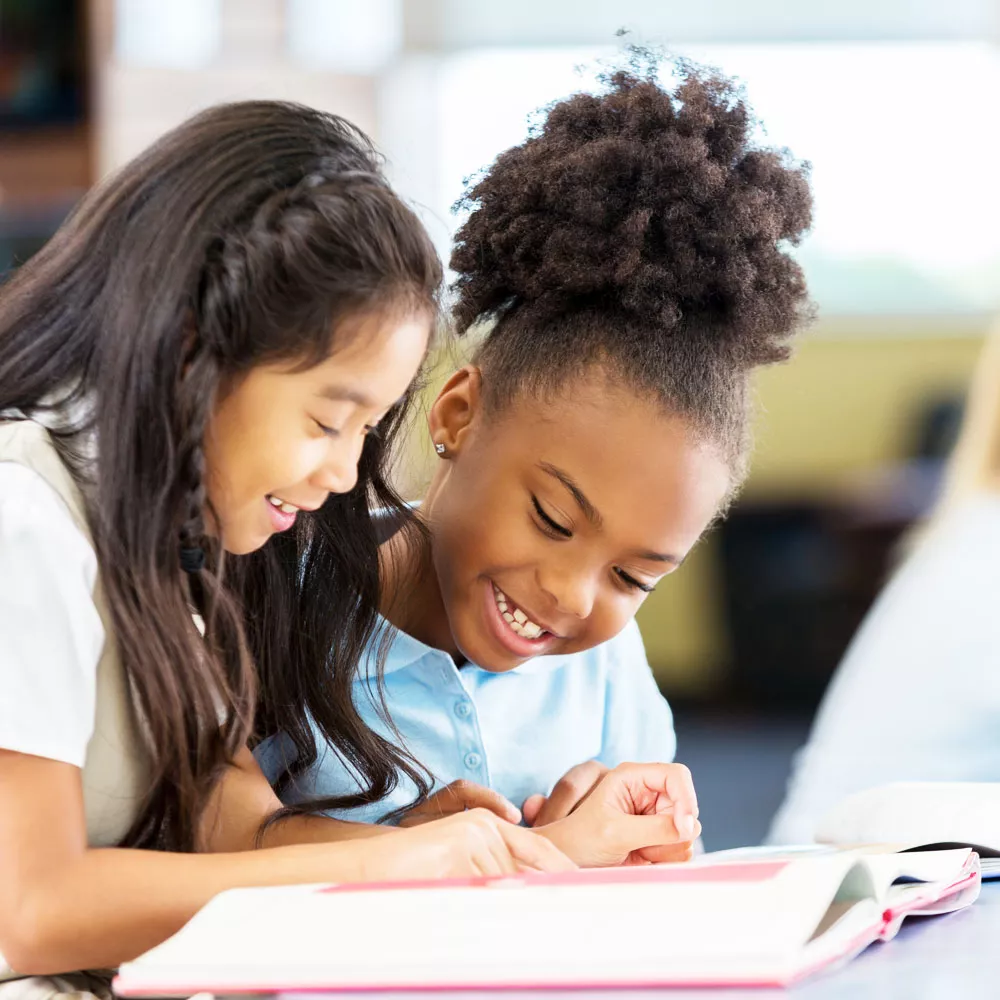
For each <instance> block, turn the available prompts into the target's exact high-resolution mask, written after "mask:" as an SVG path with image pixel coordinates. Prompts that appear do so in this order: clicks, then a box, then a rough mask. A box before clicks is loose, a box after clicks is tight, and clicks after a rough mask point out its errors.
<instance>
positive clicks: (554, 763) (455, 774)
mask: <svg viewBox="0 0 1000 1000" xmlns="http://www.w3.org/2000/svg"><path fill="white" fill-rule="evenodd" d="M387 627H389V628H392V626H388V625H387ZM393 631H394V632H395V637H394V639H393V641H392V645H391V647H390V649H389V652H388V657H387V660H386V665H385V697H386V704H387V705H388V708H389V714H390V716H391V718H392V721H393V723H394V724H395V727H396V730H397V731H398V734H397V733H394V732H393V731H392V728H391V727H390V726H389V725H388V724H387V723H386V721H385V719H383V718H382V717H381V714H380V712H379V710H378V708H377V705H378V698H377V696H376V694H375V682H374V670H375V656H376V653H375V650H376V649H377V641H376V643H374V644H373V645H372V646H370V647H369V649H368V650H367V651H366V654H365V657H364V659H363V660H362V663H361V667H360V670H359V679H358V680H357V681H356V682H355V684H354V700H355V704H356V705H357V707H358V710H359V712H360V713H361V716H362V717H363V718H364V721H365V722H366V723H367V725H368V726H370V727H371V728H372V729H373V730H375V731H376V732H377V733H379V734H381V735H382V736H384V737H385V738H386V739H387V740H390V741H392V742H393V743H394V744H396V745H397V746H398V745H399V742H400V737H402V741H403V743H404V745H405V746H406V748H407V749H408V750H409V751H410V753H411V754H412V755H413V756H414V757H415V758H416V759H417V760H418V761H420V763H421V764H423V765H424V767H426V768H427V769H428V770H429V771H430V772H431V774H432V776H433V779H434V786H433V788H434V789H437V788H440V787H443V786H444V785H448V784H450V783H451V782H452V781H455V780H457V779H459V778H465V779H466V780H468V781H473V782H476V783H477V784H480V785H488V786H489V787H491V788H494V789H496V790H497V791H498V792H500V793H501V794H502V795H504V796H505V797H506V798H507V799H509V800H510V801H511V802H513V803H514V805H516V806H517V807H518V808H521V805H522V804H523V803H524V800H525V799H526V798H528V796H529V795H533V794H535V793H536V792H537V793H541V794H543V795H548V794H549V792H551V790H552V787H553V785H554V784H555V783H556V782H557V781H558V780H559V779H560V778H561V777H562V776H563V775H564V774H565V773H566V772H567V771H568V770H569V769H570V768H571V767H574V766H575V765H577V764H580V763H582V762H583V761H587V760H599V761H601V762H602V763H603V764H606V765H607V766H608V767H614V766H615V765H616V764H621V763H624V762H625V761H641V762H651V761H655V762H669V761H672V760H673V758H674V753H675V751H676V747H677V743H676V739H675V736H674V726H673V717H672V715H671V712H670V708H669V706H668V705H667V702H666V700H665V699H664V698H663V696H662V695H661V694H660V691H659V689H658V688H657V686H656V682H655V681H654V680H653V675H652V672H651V671H650V669H649V664H648V663H647V662H646V653H645V650H644V649H643V645H642V638H641V636H640V635H639V628H638V626H637V625H636V623H635V622H634V621H631V622H629V624H628V625H627V626H626V627H625V628H624V629H623V630H622V632H620V633H619V634H618V635H617V636H616V637H615V638H613V639H611V640H609V641H608V642H605V643H602V644H601V645H600V646H596V647H594V648H593V649H589V650H585V651H584V652H581V653H573V654H571V655H568V656H540V657H537V658H536V659H533V660H529V661H528V662H527V663H525V664H523V665H522V666H520V667H517V668H516V669H514V670H510V671H508V672H507V673H490V672H489V671H487V670H483V669H481V668H480V667H477V666H475V665H474V664H467V665H465V666H463V667H461V668H460V669H459V668H457V667H456V666H455V662H454V660H452V658H451V657H450V656H449V655H448V654H447V653H445V652H443V651H441V650H439V649H433V648H432V647H430V646H426V645H424V643H422V642H419V641H418V640H416V639H414V638H413V637H412V636H410V635H407V634H406V633H404V632H399V631H398V630H393ZM320 742H321V741H320V740H319V739H317V743H320ZM287 754H294V747H293V746H292V744H291V741H290V740H288V739H287V738H285V737H283V736H281V735H278V736H275V737H271V738H270V739H268V740H266V741H264V742H263V743H262V744H261V745H260V746H259V747H258V748H257V750H256V756H257V760H258V762H259V763H260V765H261V767H262V768H263V770H264V773H265V774H267V776H268V778H269V779H270V780H271V781H272V782H273V781H274V780H276V778H277V776H278V774H279V773H280V772H281V770H282V767H281V764H282V760H283V757H284V756H285V755H287ZM358 787H359V786H358V782H357V780H356V777H355V775H354V773H353V772H352V771H351V768H350V766H349V765H347V764H345V763H344V761H343V760H342V759H341V758H340V756H339V754H337V752H336V751H334V750H332V749H330V748H328V747H326V748H324V749H321V750H320V751H319V757H318V759H317V761H316V763H315V764H314V765H313V766H312V767H311V768H310V769H309V770H308V771H307V772H306V773H305V774H303V775H302V776H301V777H300V778H299V779H298V781H297V783H296V785H295V787H294V788H290V789H288V791H287V792H286V794H285V796H284V798H285V801H286V803H288V804H292V803H298V802H302V801H304V800H308V799H311V798H315V797H318V796H328V795H347V794H350V793H353V792H356V791H357V790H358ZM415 797H416V788H415V787H414V785H413V783H412V782H411V781H409V780H408V779H407V778H405V777H404V776H402V775H401V776H400V782H399V785H398V786H397V787H396V789H395V790H394V791H393V792H391V793H390V794H389V795H388V796H386V798H384V799H382V800H381V801H379V802H377V803H375V804H373V805H368V806H360V807H358V808H355V809H350V810H344V811H341V812H338V813H335V814H333V815H336V816H337V817H338V818H340V819H350V820H355V821H358V822H364V823H375V822H377V821H378V820H379V819H381V818H382V817H383V816H385V815H386V814H387V813H390V812H392V811H393V810H395V809H397V808H399V807H401V806H406V805H409V804H410V803H411V802H413V800H414V798H415Z"/></svg>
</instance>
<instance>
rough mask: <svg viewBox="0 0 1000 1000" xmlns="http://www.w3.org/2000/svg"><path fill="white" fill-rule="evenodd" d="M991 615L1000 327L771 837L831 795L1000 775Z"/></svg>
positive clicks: (811, 815)
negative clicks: (936, 491)
mask: <svg viewBox="0 0 1000 1000" xmlns="http://www.w3.org/2000/svg"><path fill="white" fill-rule="evenodd" d="M998 613H1000V326H998V327H996V328H995V330H994V332H993V334H992V336H991V337H990V338H989V339H988V340H987V342H986V344H985V346H984V348H983V351H982V353H981V355H980V359H979V362H978V366H977V369H976V373H975V376H974V379H973V383H972V387H971V391H970V395H969V402H968V407H967V410H966V415H965V419H964V421H963V424H962V431H961V435H960V437H959V440H958V443H957V445H956V447H955V449H954V452H953V454H952V457H951V460H950V463H949V466H948V469H947V472H946V476H945V484H944V490H943V493H942V497H941V500H940V502H939V504H938V506H937V509H936V511H935V513H934V515H933V516H932V518H931V520H930V522H929V523H928V524H927V525H926V526H925V527H923V528H921V529H919V531H918V533H917V535H916V536H915V538H914V544H913V547H912V551H911V552H910V554H909V555H908V556H907V558H906V559H905V561H904V563H903V564H902V566H901V567H900V568H899V570H898V571H897V572H896V574H895V576H894V577H893V578H892V580H891V581H890V582H889V584H888V585H887V586H886V588H885V590H884V591H883V593H882V594H881V596H880V597H879V599H878V600H877V601H876V603H875V605H874V607H873V608H872V610H871V611H870V612H869V614H868V616H867V618H866V620H865V622H864V624H863V625H862V626H861V629H860V630H859V631H858V634H857V635H856V636H855V638H854V641H853V642H852V644H851V646H850V648H849V649H848V651H847V653H846V655H845V657H844V660H843V662H842V663H841V665H840V667H839V668H838V670H837V673H836V675H835V676H834V679H833V681H832V682H831V684H830V687H829V689H828V690H827V692H826V695H825V696H824V698H823V702H822V704H821V706H820V709H819V712H818V714H817V716H816V719H815V722H814V724H813V727H812V731H811V733H810V735H809V739H808V742H807V743H806V745H805V747H804V748H802V749H801V750H800V751H799V753H798V755H797V758H796V762H795V766H794V768H793V772H792V777H791V779H790V781H789V786H788V792H787V796H786V798H785V801H784V803H783V804H782V806H781V808H780V810H779V811H778V813H777V815H776V817H775V819H774V822H773V824H772V827H771V831H770V834H769V838H768V839H769V840H770V841H772V842H775V843H786V844H790V843H805V842H810V841H811V840H812V839H813V835H814V832H815V829H816V826H817V824H818V822H819V821H820V819H821V818H822V817H823V815H824V814H825V813H826V812H827V811H828V810H829V809H830V808H831V807H832V806H834V805H836V803H837V802H838V801H839V800H841V799H843V798H844V797H846V796H848V795H850V794H852V793H854V792H858V791H862V790H863V789H866V788H873V787H875V786H877V785H882V784H886V783H888V782H894V781H1000V670H998V669H997V667H998V663H1000V645H998V641H997V637H998V628H997V621H998V617H997V616H998ZM928 807H929V808H933V804H932V803H928Z"/></svg>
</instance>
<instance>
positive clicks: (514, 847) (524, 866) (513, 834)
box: [497, 823, 577, 872]
mask: <svg viewBox="0 0 1000 1000" xmlns="http://www.w3.org/2000/svg"><path fill="white" fill-rule="evenodd" d="M497 829H498V830H499V832H500V835H501V837H503V840H504V843H505V844H506V847H507V850H508V851H509V852H510V855H511V857H512V858H513V859H514V862H515V864H516V865H517V867H518V869H519V870H520V871H539V872H565V871H573V870H574V869H575V868H576V867H577V866H576V865H575V864H574V863H573V862H572V861H570V859H569V858H568V857H566V855H565V854H563V852H562V851H560V850H559V848H558V847H556V846H555V844H553V843H552V842H551V841H550V840H547V839H546V838H545V837H542V836H540V835H539V834H537V833H535V832H533V831H532V830H525V829H523V828H522V827H519V826H512V825H510V824H508V823H500V824H497Z"/></svg>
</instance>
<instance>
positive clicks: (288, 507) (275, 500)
mask: <svg viewBox="0 0 1000 1000" xmlns="http://www.w3.org/2000/svg"><path fill="white" fill-rule="evenodd" d="M267 502H268V503H269V504H270V505H271V506H272V507H275V508H277V509H278V510H280V511H281V512H282V513H283V514H297V513H298V512H299V511H300V510H301V509H302V508H301V507H296V506H295V504H293V503H289V502H288V501H287V500H282V499H281V497H276V496H274V495H273V494H271V493H268V495H267Z"/></svg>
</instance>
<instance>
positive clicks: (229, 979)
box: [115, 850, 979, 997]
mask: <svg viewBox="0 0 1000 1000" xmlns="http://www.w3.org/2000/svg"><path fill="white" fill-rule="evenodd" d="M978 892H979V867H978V856H977V855H976V854H975V853H974V852H972V851H968V850H956V851H937V852H928V853H914V854H878V855H858V854H854V853H850V852H848V853H831V854H826V855H817V856H803V857H799V858H791V859H764V860H753V861H731V860H730V861H727V860H715V859H713V858H712V857H711V856H707V857H706V858H704V859H700V860H697V861H694V862H691V863H688V864H684V865H662V866H659V865H657V866H646V867H638V868H616V869H605V870H591V871H582V872H573V873H568V874H564V875H563V874H560V875H524V876H516V877H509V878H500V879H479V880H472V881H460V882H445V883H442V882H431V883H405V884H395V885H376V886H367V887H365V886H298V887H286V888H264V889H238V890H232V891H230V892H226V893H223V894H221V895H220V896H217V897H216V898H215V899H214V900H212V901H211V902H210V903H209V904H208V905H207V906H206V907H205V908H204V909H203V910H202V911H201V912H200V913H198V914H197V915H196V916H195V917H194V918H193V919H192V920H191V921H190V922H189V923H188V924H187V926H185V927H184V928H183V929H182V930H181V931H180V932H179V933H177V934H176V935H174V937H172V938H170V939H169V940H168V941H166V942H165V943H164V944H162V945H160V946H159V947H157V948H154V949H153V950H152V951H150V952H147V953H146V954H145V955H143V956H141V957H140V958H139V959H137V960H136V961H134V962H131V963H128V964H126V965H125V966H123V967H122V969H121V973H120V975H119V977H118V979H117V981H116V983H115V987H116V991H117V992H118V993H119V994H121V995H123V996H126V997H141V996H169V995H174V996H188V995H190V994H192V993H196V992H199V991H209V992H213V993H227V994H233V993H244V992H245V993H251V992H274V991H283V990H323V991H335V990H357V989H364V990H372V989H392V990H400V989H402V990H405V989H424V990H426V989H450V988H467V989H476V988H494V989H495V988H544V987H561V988H572V987H598V986H607V987H619V986H651V987H652V986H680V985H700V986H710V985H760V986H765V985H787V984H789V983H792V982H795V981H797V980H799V979H801V978H803V977H804V976H807V975H809V974H810V973H812V972H814V971H817V970H819V969H821V968H824V967H826V966H829V965H831V964H833V963H836V962H839V961H844V960H847V959H849V958H850V957H852V956H853V955H855V954H857V953H858V952H859V951H861V950H863V949H864V948H866V947H867V946H868V945H870V944H872V943H873V942H875V941H878V940H880V939H887V938H889V937H891V936H892V935H893V934H895V932H896V930H897V928H898V926H899V924H900V922H901V921H902V919H903V918H904V917H905V916H907V915H909V914H933V913H944V912H948V911H950V910H953V909H958V908H960V907H962V906H965V905H968V904H969V903H971V902H972V901H973V900H974V899H975V898H976V896H977V894H978Z"/></svg>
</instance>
